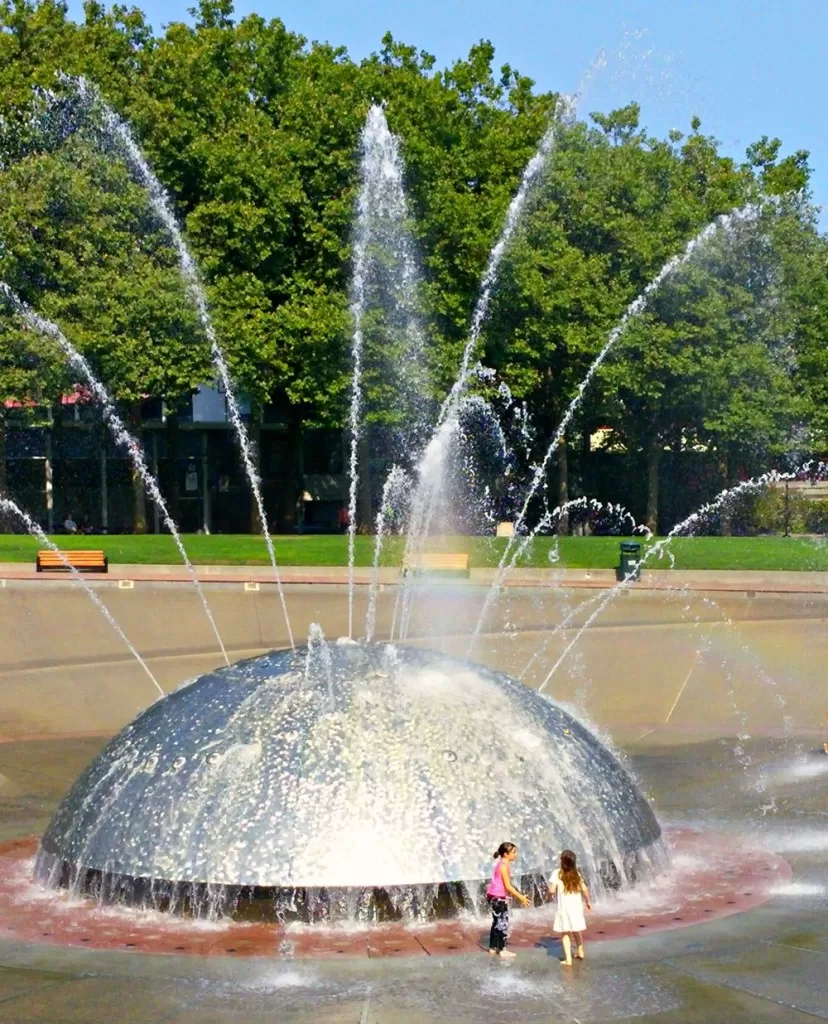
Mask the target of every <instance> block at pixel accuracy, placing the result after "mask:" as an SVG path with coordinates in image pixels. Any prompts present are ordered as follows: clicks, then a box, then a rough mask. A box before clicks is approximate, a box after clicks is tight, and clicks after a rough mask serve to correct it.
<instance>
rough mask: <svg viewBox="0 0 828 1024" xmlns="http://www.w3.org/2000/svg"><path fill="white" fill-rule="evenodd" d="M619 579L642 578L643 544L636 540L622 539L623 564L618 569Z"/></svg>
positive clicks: (635, 580) (633, 579) (636, 580)
mask: <svg viewBox="0 0 828 1024" xmlns="http://www.w3.org/2000/svg"><path fill="white" fill-rule="evenodd" d="M616 576H617V577H618V579H619V580H632V581H634V582H638V581H639V580H640V579H641V545H640V544H639V543H638V542H637V541H634V540H622V541H621V564H620V565H619V566H618V569H617V570H616Z"/></svg>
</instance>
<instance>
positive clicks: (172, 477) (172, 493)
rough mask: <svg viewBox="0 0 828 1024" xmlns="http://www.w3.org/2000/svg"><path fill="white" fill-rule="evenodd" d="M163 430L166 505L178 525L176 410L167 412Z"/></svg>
mask: <svg viewBox="0 0 828 1024" xmlns="http://www.w3.org/2000/svg"><path fill="white" fill-rule="evenodd" d="M165 432H166V435H167V472H168V476H169V486H168V489H167V507H168V508H169V510H170V516H171V517H172V520H173V522H174V523H175V524H176V525H178V523H179V522H180V520H181V516H180V512H181V502H180V500H179V499H180V495H181V481H180V479H179V478H180V475H181V473H180V467H179V465H178V452H179V441H180V438H179V429H178V412H177V411H176V410H172V411H170V412H168V413H167V423H166V426H165Z"/></svg>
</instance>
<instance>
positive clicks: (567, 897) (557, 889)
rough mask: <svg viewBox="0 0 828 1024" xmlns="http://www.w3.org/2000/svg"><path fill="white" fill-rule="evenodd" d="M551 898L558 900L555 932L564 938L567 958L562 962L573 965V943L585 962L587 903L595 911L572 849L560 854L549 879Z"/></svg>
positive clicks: (577, 955)
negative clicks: (585, 916)
mask: <svg viewBox="0 0 828 1024" xmlns="http://www.w3.org/2000/svg"><path fill="white" fill-rule="evenodd" d="M549 895H550V896H551V897H552V898H554V899H557V901H558V909H557V911H556V913H555V921H554V923H553V925H552V930H553V931H556V932H558V934H559V935H560V936H561V944H562V945H563V952H564V958H563V960H561V963H562V964H564V965H565V966H566V967H571V966H572V940H573V939H574V940H575V942H576V944H577V947H578V948H577V952H576V957H577V959H578V960H583V959H584V940H583V936H582V934H581V933H582V932H585V931H586V921H585V920H584V904H586V909H587V910H592V904H591V903H590V902H589V889H587V887H586V883H585V882H584V880H583V877H582V876H581V872H580V871H579V870H578V868H577V866H576V859H575V854H574V853H573V852H572V850H563V851H562V852H561V866H560V867H559V868H558V869H557V870H555V871H553V872H552V877H551V878H550V879H549Z"/></svg>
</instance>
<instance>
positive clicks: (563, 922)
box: [549, 871, 586, 933]
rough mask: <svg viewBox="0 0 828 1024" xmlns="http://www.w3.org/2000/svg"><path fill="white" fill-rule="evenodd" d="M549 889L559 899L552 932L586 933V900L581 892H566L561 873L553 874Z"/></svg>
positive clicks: (554, 872)
mask: <svg viewBox="0 0 828 1024" xmlns="http://www.w3.org/2000/svg"><path fill="white" fill-rule="evenodd" d="M549 887H550V889H553V890H554V891H555V894H556V895H557V897H558V909H557V911H556V912H555V921H554V924H553V925H552V931H555V932H560V933H563V932H584V931H586V921H585V920H584V898H583V896H582V895H581V892H580V890H579V891H578V892H564V887H563V882H562V881H561V877H560V872H559V871H553V872H552V877H551V878H550V879H549Z"/></svg>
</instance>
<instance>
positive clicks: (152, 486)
mask: <svg viewBox="0 0 828 1024" xmlns="http://www.w3.org/2000/svg"><path fill="white" fill-rule="evenodd" d="M0 297H3V298H5V300H6V301H7V302H8V303H9V305H10V306H11V307H12V309H14V310H15V312H16V313H18V314H19V315H20V316H21V317H22V318H23V319H24V320H25V321H26V323H27V324H28V325H29V327H31V328H32V329H33V330H35V331H37V332H38V333H39V334H42V335H43V336H44V337H46V338H50V339H51V340H52V341H54V342H55V343H56V344H57V345H58V347H59V348H60V349H61V350H62V351H63V353H64V354H65V355H66V357H67V359H68V360H69V364H70V365H71V366H72V367H73V368H74V369H75V370H77V372H78V373H80V375H81V376H82V377H83V378H84V380H85V381H86V382H87V384H88V385H89V387H90V389H91V390H92V393H93V394H94V396H95V398H96V399H97V400H98V401H99V402H100V403H101V407H102V409H103V417H104V420H105V421H106V423H107V425H108V427H109V429H110V431H111V432H112V436H113V437H114V438H115V441H116V442H117V443H118V444H119V445H120V446H121V447H122V448H123V449H124V450H125V451H126V453H127V454H128V455H129V458H130V461H131V462H132V465H133V467H134V468H135V470H136V472H137V473H138V475H139V476H140V477H141V482H142V483H143V485H144V488H145V489H146V492H147V494H148V495H149V497H150V498H151V500H152V501H154V502H155V505H156V507H157V508H158V510H159V511H160V513H161V517H162V519H163V520H164V525H165V526H166V527H167V529H168V530H169V532H170V535H171V536H172V538H173V540H174V541H175V546H176V547H177V548H178V553H179V555H181V560H182V561H183V562H184V565H185V566H186V567H187V572H188V573H189V574H190V578H191V579H192V581H193V586H194V587H195V589H196V592H197V593H198V596H199V599H200V600H201V605H202V607H203V609H204V614H205V615H206V616H207V619H208V621H209V623H210V628H211V629H212V630H213V635H214V636H215V638H216V640H217V641H218V645H219V648H220V649H221V654H222V657H223V658H224V662H225V664H227V665H229V664H230V659H229V658H228V657H227V651H226V650H225V649H224V642H223V640H222V639H221V634H220V633H219V630H218V626H217V625H216V620H215V619H214V618H213V613H212V611H211V610H210V606H209V604H208V603H207V597H206V595H205V593H204V591H203V590H202V588H201V584H200V583H199V581H198V576H197V575H196V571H195V566H194V565H193V563H192V562H191V561H190V557H189V555H188V554H187V551H186V549H185V547H184V542H183V541H182V539H181V534H180V533H179V532H178V527H177V526H176V524H175V522H174V520H173V518H172V516H171V515H170V511H169V508H168V507H167V503H166V501H165V500H164V496H163V495H162V494H161V490H160V488H159V486H158V481H157V480H156V479H155V477H154V476H153V474H152V473H151V472H150V469H149V466H148V465H147V461H146V459H145V457H144V451H143V449H142V448H141V445H140V444H139V443H138V441H137V439H136V438H134V437H133V436H132V434H130V432H129V431H128V430H127V428H126V426H125V425H124V422H123V420H122V419H121V417H120V416H119V415H118V412H117V410H116V409H115V405H114V403H113V401H112V399H111V398H110V396H109V392H108V391H107V390H106V388H105V387H104V386H103V384H102V383H101V382H100V381H99V380H98V379H97V377H96V376H95V374H94V373H93V372H92V368H91V367H90V365H89V363H88V362H87V361H86V360H85V359H84V357H83V356H82V355H81V354H80V352H78V350H77V349H76V348H75V346H74V345H73V344H72V343H71V342H70V341H69V339H68V338H66V337H65V336H64V334H63V332H62V331H61V330H60V328H59V327H58V326H57V324H54V323H52V322H51V321H50V320H46V319H45V318H44V317H42V316H39V315H38V314H37V313H35V311H34V310H33V309H32V308H31V307H30V306H28V305H27V304H26V303H25V302H23V300H22V299H21V298H20V297H19V296H18V295H16V294H15V293H14V292H13V291H12V289H11V288H9V286H8V285H7V284H6V283H5V282H4V281H0Z"/></svg>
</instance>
